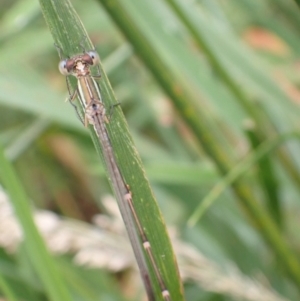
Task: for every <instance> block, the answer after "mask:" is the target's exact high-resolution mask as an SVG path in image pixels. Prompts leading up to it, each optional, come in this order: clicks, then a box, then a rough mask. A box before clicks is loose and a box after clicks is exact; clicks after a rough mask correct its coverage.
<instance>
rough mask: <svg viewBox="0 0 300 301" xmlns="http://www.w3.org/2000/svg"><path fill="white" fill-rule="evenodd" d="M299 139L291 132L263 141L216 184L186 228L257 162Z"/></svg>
mask: <svg viewBox="0 0 300 301" xmlns="http://www.w3.org/2000/svg"><path fill="white" fill-rule="evenodd" d="M295 138H297V139H299V138H300V134H299V132H293V133H289V134H285V135H281V136H279V137H276V138H273V139H271V140H269V141H265V142H264V143H262V144H261V145H259V146H258V147H257V148H256V149H255V150H254V151H253V152H251V153H250V154H249V155H248V156H247V157H246V158H244V159H243V160H242V161H241V162H239V163H238V164H237V165H236V166H235V167H234V168H233V169H232V170H231V171H230V172H229V173H228V174H227V175H226V176H225V177H224V178H222V180H221V181H220V182H219V183H217V184H216V185H215V186H214V187H213V189H212V190H211V191H210V192H209V193H208V194H207V195H206V196H205V197H204V199H203V200H202V202H201V204H200V205H199V206H198V207H197V208H196V209H195V211H194V212H193V214H192V215H191V216H190V217H189V219H188V222H187V223H188V226H189V227H194V226H195V224H196V223H197V222H199V220H200V219H201V218H202V216H203V215H204V214H205V212H206V211H207V210H208V209H209V207H210V206H212V204H213V203H214V202H215V201H216V200H217V199H218V198H219V197H220V195H221V194H222V193H223V192H224V191H225V190H226V189H227V188H228V187H229V186H230V185H232V184H233V183H234V182H235V181H236V180H238V179H239V178H240V177H242V176H243V175H244V174H245V173H246V172H247V171H248V170H249V169H250V168H252V167H253V166H254V165H255V164H257V163H258V162H259V161H261V160H263V159H265V158H266V157H267V156H268V155H270V153H272V152H274V151H275V150H276V148H278V147H279V146H281V144H282V143H284V142H286V141H287V140H290V139H295Z"/></svg>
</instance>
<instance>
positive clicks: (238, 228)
mask: <svg viewBox="0 0 300 301" xmlns="http://www.w3.org/2000/svg"><path fill="white" fill-rule="evenodd" d="M99 2H102V4H104V7H106V9H109V7H108V6H106V5H107V3H106V2H107V1H99ZM110 2H112V1H110ZM115 2H116V3H119V4H121V5H123V7H124V9H125V10H124V11H121V15H120V16H118V15H117V14H114V12H113V11H112V7H110V9H111V10H109V14H110V15H111V17H112V18H113V19H114V20H115V21H116V23H117V24H118V25H119V26H120V24H122V23H121V21H122V19H121V18H122V15H123V14H124V15H126V14H127V15H128V16H129V20H131V21H132V22H133V24H134V25H135V27H132V28H131V31H130V28H126V26H123V28H122V27H121V26H120V27H121V29H119V28H118V26H116V25H115V23H113V22H112V19H111V18H110V17H109V15H108V13H107V12H106V11H105V10H104V8H103V7H102V6H101V5H99V3H98V2H96V1H91V0H90V1H73V4H74V6H75V9H76V11H77V12H78V14H79V15H80V17H81V19H82V21H83V23H84V25H85V27H86V28H87V30H88V32H89V35H90V37H91V39H92V40H93V43H94V45H95V47H96V49H97V51H98V52H99V54H100V56H101V59H102V61H103V64H104V68H105V70H106V72H107V73H108V75H109V78H110V81H111V83H112V85H113V88H114V91H115V93H116V95H117V98H118V99H119V100H120V102H121V104H122V109H123V111H124V113H125V114H126V118H127V121H128V123H129V126H130V130H131V133H132V135H133V137H134V140H135V143H136V145H137V148H138V151H139V153H140V155H141V156H142V159H143V162H144V165H145V168H146V172H147V175H148V177H149V179H150V181H151V184H152V187H153V189H154V191H155V194H156V196H157V199H158V201H159V203H160V207H161V209H162V211H163V214H164V216H165V219H166V221H167V224H168V225H170V226H175V227H176V229H177V230H178V232H179V233H180V238H181V239H182V240H183V241H185V242H187V243H189V244H191V245H193V246H194V247H195V248H196V249H197V250H198V251H199V252H201V253H203V254H204V255H205V256H207V257H208V258H209V259H210V260H212V261H213V262H215V264H217V265H219V266H220V267H222V268H224V271H226V268H228V266H232V265H233V266H235V267H236V268H237V269H238V270H239V271H240V272H241V273H243V274H244V275H245V276H249V277H251V278H255V279H257V281H260V282H261V283H263V284H265V285H266V286H268V285H269V286H270V287H272V288H273V289H274V290H276V291H277V292H278V293H279V294H281V295H282V296H285V297H286V298H287V299H290V300H298V299H299V288H300V280H299V274H300V270H299V268H298V266H299V263H298V260H299V256H298V254H299V251H298V249H299V241H300V240H299V218H298V216H299V202H298V199H299V193H300V192H299V187H300V186H299V185H300V180H299V179H300V173H299V172H300V166H299V164H300V163H299V156H298V154H299V143H298V141H297V140H295V139H292V138H295V137H297V135H298V128H299V121H298V120H299V118H298V115H299V106H298V102H299V101H300V94H299V90H298V85H299V76H298V69H299V64H298V57H299V51H300V47H299V42H298V40H299V39H298V31H299V14H300V12H299V8H298V7H297V5H296V3H294V2H293V1H292V0H289V1H284V0H276V1H268V0H264V1H259V0H251V1H250V0H240V1H233V0H231V1H230V0H227V1H215V0H209V1H193V2H189V1H171V0H169V1H163V0H154V1H153V0H152V1H130V2H129V1H125V0H123V1H115ZM108 3H109V1H108ZM174 8H175V10H174ZM115 12H116V11H115ZM125 12H126V13H125ZM0 14H1V15H0V17H1V20H0V22H1V23H0V27H1V33H0V57H1V63H0V105H1V111H0V114H1V115H0V116H1V118H0V129H1V133H0V139H1V144H2V145H3V146H4V147H5V151H6V154H7V156H8V158H9V159H10V160H11V161H12V162H14V167H15V169H16V171H17V173H18V175H19V178H20V179H21V180H22V184H23V186H24V187H25V189H26V192H27V194H28V195H29V197H30V199H31V200H32V202H33V203H34V205H35V206H36V207H38V208H44V209H48V210H52V211H54V212H56V213H59V214H60V215H64V216H68V217H72V218H74V219H80V220H83V221H86V222H90V221H91V219H92V217H93V216H94V215H95V214H97V213H99V212H101V211H103V208H102V207H101V199H102V198H103V196H104V195H106V194H107V193H109V192H110V190H109V186H108V183H107V180H106V178H105V174H104V171H103V169H100V168H98V166H99V161H98V158H97V155H96V153H95V150H94V148H93V145H92V143H91V141H90V138H89V136H88V135H87V133H86V130H85V129H84V128H83V127H82V125H81V124H80V122H79V121H78V120H77V119H76V115H75V114H74V112H73V108H72V107H71V106H69V105H67V104H66V103H64V102H63V100H64V99H65V98H66V96H67V92H66V86H65V82H64V79H63V77H62V76H61V75H60V74H59V72H58V70H57V63H58V57H57V53H56V50H55V48H54V46H53V40H52V38H51V36H50V34H49V32H48V29H47V28H46V26H45V23H44V20H43V18H42V15H41V12H40V8H39V6H38V2H35V1H33V0H23V1H2V2H1V3H0ZM118 22H119V23H118ZM135 29H138V30H139V31H140V32H141V36H140V37H138V38H139V39H137V36H136V35H135V32H134V30H135ZM121 32H123V34H122V33H121ZM146 42H147V43H150V45H151V47H152V48H153V49H154V50H155V51H156V54H157V56H156V57H155V56H154V57H151V56H150V57H149V56H147V55H148V54H149V53H150V54H151V50H152V48H151V49H150V48H149V47H150V46H149V47H148V50H149V51H148V50H147V49H144V50H143V48H142V47H145V45H147V44H145V43H146ZM139 46H140V48H139ZM146 48H147V47H146ZM138 57H139V58H138ZM162 64H163V65H162ZM162 66H163V67H164V70H162V71H161V73H155V72H157V70H159V67H162ZM156 67H157V69H155V68H156ZM158 72H159V71H158ZM166 78H171V80H174V79H176V80H177V82H173V85H172V86H170V87H168V86H167V84H168V82H167V79H166ZM182 91H183V92H186V91H187V93H182ZM172 93H173V94H172ZM178 95H179V96H181V98H182V100H184V101H186V103H181V102H179V101H178V99H177V98H176V97H179V96H178ZM173 96H174V97H173ZM186 96H188V97H186ZM186 98H187V99H186ZM180 106H181V110H180ZM197 114H198V115H197ZM189 118H190V119H189ZM192 118H194V119H192ZM197 118H198V120H197ZM193 120H194V121H193ZM204 121H205V124H203V122H204ZM200 122H202V123H201V129H202V132H201V133H202V135H198V133H199V131H198V132H197V126H198V125H199V123H200ZM193 126H195V127H193ZM291 133H293V134H291ZM286 134H288V135H289V136H288V138H286V139H285V140H284V139H283V140H282V141H283V142H282V143H284V145H285V148H280V149H278V148H275V149H276V151H275V150H274V147H269V148H267V151H265V154H266V155H265V156H263V157H262V159H261V160H258V158H259V151H260V150H261V147H263V146H264V145H267V146H268V145H269V146H270V145H271V144H272V143H274V141H276V140H278V139H281V138H280V137H282V135H286ZM199 136H200V137H199ZM210 137H213V138H214V140H213V142H214V143H213V144H212V140H211V138H210ZM199 141H200V142H199ZM287 141H288V143H287ZM275 145H276V143H275ZM249 154H251V155H252V156H253V157H254V158H255V156H256V157H257V159H256V160H255V159H254V160H252V161H251V162H250V163H251V164H250V165H249V166H250V167H249V168H248V169H247V170H248V172H247V173H246V174H243V175H240V174H238V176H237V178H238V182H235V184H234V185H235V186H233V188H234V191H235V193H232V189H231V188H228V189H226V191H225V193H222V194H221V195H219V196H218V197H217V199H216V200H215V203H214V204H213V206H212V207H210V208H209V209H205V212H204V213H205V214H204V215H203V216H202V218H201V219H200V221H197V223H196V225H195V226H193V227H188V226H187V221H188V219H189V218H190V216H191V215H192V213H194V212H195V209H196V208H197V207H198V206H199V204H201V202H202V201H203V199H205V197H206V196H207V195H208V193H209V192H210V191H211V189H212V188H213V187H214V186H215V185H216V184H217V183H220V182H219V181H222V180H223V181H224V182H222V183H225V187H227V186H230V184H231V183H230V181H229V180H228V178H224V176H225V175H226V174H227V173H228V172H230V171H231V172H232V171H235V170H236V169H235V168H237V167H236V166H237V164H238V163H239V162H242V163H240V164H243V162H245V160H247V159H248V158H249ZM228 158H229V159H228ZM222 166H223V167H222ZM220 174H222V175H223V176H221V175H220ZM224 179H225V180H224ZM235 180H236V178H235ZM99 183H101V185H100V184H99ZM239 183H242V185H243V194H242V196H241V193H239V192H237V190H236V189H238V187H239V186H237V185H239ZM236 187H237V188H236ZM244 187H246V188H245V189H244ZM238 191H241V190H238ZM245 191H246V192H245ZM244 192H245V193H244ZM245 199H246V200H249V199H250V200H251V201H250V202H247V201H246V202H245V201H244V200H245ZM253 204H254V205H253ZM253 208H256V209H255V210H256V211H255V210H253ZM253 212H257V213H258V214H253ZM270 225H271V226H270ZM257 226H259V228H258V227H257ZM265 226H266V227H265ZM266 229H267V230H266ZM268 229H269V230H268ZM23 256H24V255H23V254H22V251H20V252H18V253H16V254H14V255H8V254H7V253H6V252H5V251H2V252H1V258H0V259H1V262H0V269H1V274H2V275H3V277H4V279H5V280H6V282H8V283H9V287H10V288H11V290H13V291H15V292H16V294H17V296H18V297H21V296H22V299H28V300H29V299H30V300H40V299H42V298H45V297H44V294H45V291H44V289H43V287H42V285H40V284H39V283H38V284H37V283H36V275H35V274H34V272H33V271H32V268H31V267H30V266H29V265H28V263H27V260H26V258H24V257H23ZM56 260H59V262H60V264H61V265H62V266H64V267H68V268H66V270H67V271H68V277H70V278H72V277H71V276H73V277H75V276H76V277H78V276H77V275H78V274H79V275H82V276H84V277H82V279H81V278H80V277H79V278H77V281H78V283H81V284H82V283H83V282H84V285H87V286H88V288H89V289H87V290H86V291H81V293H80V294H79V292H78V290H77V288H78V287H80V286H79V285H78V287H76V286H74V287H73V288H72V293H73V295H74V299H78V300H81V299H85V300H89V299H91V300H95V299H96V300H97V299H99V300H109V298H118V300H121V298H122V297H121V296H124V295H126V293H124V290H122V281H123V280H122V278H123V277H118V276H120V275H111V274H109V273H107V272H105V271H104V272H103V271H98V270H97V271H94V270H86V269H83V268H82V269H81V268H78V267H76V266H74V265H73V263H72V262H71V261H70V258H68V256H62V257H60V258H59V259H58V258H56ZM8 267H9V268H8ZM78 270H80V273H78ZM83 271H84V272H83ZM95 274H97V275H95ZM64 277H67V276H66V275H64ZM97 277H98V278H97ZM96 278H97V279H99V281H95V280H94V281H87V280H89V279H96ZM124 278H126V277H124ZM107 283H110V284H111V285H107ZM115 283H118V287H120V290H119V291H116V290H115ZM20 285H21V287H22V289H18V290H17V289H16V287H20ZM2 291H4V289H3V286H2ZM90 292H93V294H91V295H93V297H91V296H90V295H89V293H90ZM116 295H117V297H116ZM129 295H130V297H129V296H128V297H127V298H131V299H132V300H133V299H134V298H138V297H137V296H136V295H135V294H132V293H131V294H129ZM185 295H186V299H187V300H232V299H233V298H234V297H232V296H231V295H230V294H229V293H227V294H226V293H224V292H223V293H220V292H219V293H217V292H213V291H212V289H210V288H209V285H206V286H205V285H202V286H199V284H198V283H195V281H186V283H185ZM94 296H96V297H94ZM124 298H125V297H124Z"/></svg>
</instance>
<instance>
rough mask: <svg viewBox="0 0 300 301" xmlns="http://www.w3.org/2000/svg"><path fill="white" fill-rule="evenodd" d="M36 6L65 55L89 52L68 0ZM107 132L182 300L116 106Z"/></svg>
mask: <svg viewBox="0 0 300 301" xmlns="http://www.w3.org/2000/svg"><path fill="white" fill-rule="evenodd" d="M40 5H41V8H42V11H43V14H44V17H45V20H46V22H47V24H48V27H49V28H50V30H51V33H52V35H53V38H54V41H55V43H56V44H58V45H59V46H60V47H61V49H62V50H63V53H64V55H65V56H72V55H74V54H78V53H81V52H82V47H81V46H80V44H83V45H84V47H85V49H87V50H90V49H93V45H92V44H91V42H90V40H89V39H88V38H87V39H85V37H87V34H86V31H85V29H84V28H83V26H82V24H81V21H80V20H79V18H78V15H77V14H76V12H75V11H74V9H73V7H72V6H71V4H70V2H69V1H48V0H40ZM100 69H101V74H102V79H101V80H100V82H99V83H100V88H101V94H102V97H103V101H104V104H105V106H106V108H107V111H109V108H110V107H111V106H112V105H115V104H116V103H117V101H116V99H115V96H114V94H113V91H112V89H111V86H110V83H109V81H108V79H107V76H106V74H105V72H104V71H103V69H102V66H100ZM62 80H63V78H62ZM71 86H72V88H73V89H75V88H76V80H72V81H71ZM82 110H83V109H82V108H81V111H82ZM82 113H83V111H82ZM78 122H79V121H78ZM107 130H108V132H109V135H110V140H111V143H112V145H113V148H114V151H115V157H116V160H117V162H118V165H119V167H120V170H121V173H122V175H123V177H124V179H125V181H126V183H127V184H128V185H129V186H130V190H131V192H132V195H133V202H134V206H135V210H136V212H137V214H138V217H139V219H140V221H141V223H142V225H143V228H144V230H145V232H146V234H147V238H148V240H149V241H150V243H151V246H152V251H153V253H154V257H155V260H156V262H157V264H158V268H159V270H160V271H161V273H162V274H163V277H164V280H165V282H166V285H167V288H168V290H169V292H170V294H171V296H172V299H173V300H183V291H182V290H183V289H182V284H181V281H180V277H179V273H178V270H177V263H176V259H175V256H174V253H173V250H172V247H171V244H170V240H169V237H168V234H167V231H166V227H165V224H164V221H163V218H162V216H161V213H160V211H159V208H158V206H157V204H156V201H155V198H154V196H153V193H152V190H151V188H150V186H149V183H148V180H147V179H146V177H145V173H144V170H143V167H142V163H141V160H140V158H139V156H138V154H137V151H136V149H135V147H134V145H133V141H132V138H131V136H130V134H129V132H128V128H127V124H126V121H125V119H124V116H123V114H122V111H121V109H120V107H116V108H115V109H114V112H113V116H112V118H111V120H110V122H109V124H108V126H107ZM90 131H91V136H92V139H93V141H94V144H95V146H96V149H97V151H98V152H99V154H100V156H101V157H102V148H101V145H100V144H99V141H98V138H97V136H96V134H95V133H94V130H93V128H92V127H90ZM122 206H123V205H122V204H119V207H120V209H121V212H122ZM148 265H149V268H150V271H151V280H152V284H153V287H154V289H155V293H156V295H157V296H156V298H157V300H162V296H161V293H160V289H159V286H158V283H157V281H156V279H155V276H154V273H153V271H152V269H151V265H150V264H149V262H148Z"/></svg>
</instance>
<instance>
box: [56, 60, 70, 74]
mask: <svg viewBox="0 0 300 301" xmlns="http://www.w3.org/2000/svg"><path fill="white" fill-rule="evenodd" d="M67 62H68V60H62V61H60V62H59V64H58V69H59V72H60V73H61V74H63V75H70V73H71V71H69V70H68V68H67Z"/></svg>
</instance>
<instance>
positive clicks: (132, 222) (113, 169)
mask: <svg viewBox="0 0 300 301" xmlns="http://www.w3.org/2000/svg"><path fill="white" fill-rule="evenodd" d="M98 62H99V56H98V54H97V52H96V51H89V52H85V53H83V54H80V55H76V56H74V57H72V58H69V59H65V60H62V61H60V63H59V70H60V72H61V73H62V74H64V75H66V76H68V75H73V76H75V77H76V78H77V80H78V83H77V89H76V90H75V91H74V92H73V93H70V101H71V102H72V101H73V100H74V99H75V98H76V97H78V99H79V100H80V101H81V103H82V106H83V107H84V108H85V114H84V124H85V125H86V126H87V125H88V124H91V125H93V127H94V129H95V131H96V133H97V136H98V138H99V141H100V144H101V145H102V150H103V157H104V161H105V164H106V167H107V170H108V173H109V177H110V179H111V183H112V186H113V190H114V193H115V195H116V198H117V200H118V203H119V205H120V210H121V213H122V217H123V220H124V223H125V225H126V229H127V232H128V235H129V238H130V241H131V244H132V247H133V251H134V253H135V256H136V259H137V263H138V266H139V269H140V273H141V276H142V279H143V281H144V284H145V287H146V291H147V294H148V299H149V300H155V297H154V292H153V289H152V285H151V280H150V274H149V270H148V267H147V264H146V261H145V257H144V253H143V251H142V248H144V250H145V253H146V254H147V257H148V260H149V262H150V264H151V266H152V269H153V271H154V274H155V276H156V279H157V282H158V284H159V287H160V290H161V294H162V297H163V299H164V300H165V301H171V297H170V293H169V291H168V289H167V287H166V284H165V281H164V279H163V275H162V273H161V272H160V270H159V268H158V265H157V263H156V261H155V258H154V256H153V252H152V248H151V245H150V242H149V241H148V239H147V236H146V233H145V231H144V230H143V227H142V224H141V222H140V219H139V217H138V215H137V213H136V210H135V208H134V204H133V201H132V194H131V191H130V188H129V186H128V185H127V184H126V183H125V181H124V178H123V176H122V174H121V171H120V168H119V167H118V164H117V161H116V159H115V156H114V152H113V146H112V144H111V141H110V138H109V134H108V131H107V129H106V125H107V124H108V118H107V116H106V111H105V107H104V104H103V102H102V98H101V93H100V88H99V86H98V83H97V82H96V79H97V78H100V76H99V75H97V76H92V75H91V70H90V67H91V66H96V65H97V64H98Z"/></svg>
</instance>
